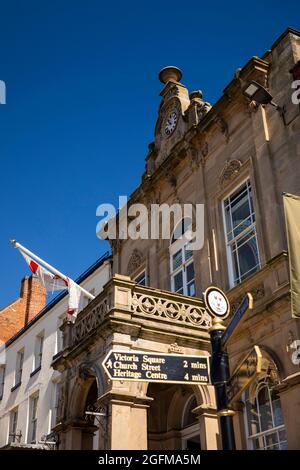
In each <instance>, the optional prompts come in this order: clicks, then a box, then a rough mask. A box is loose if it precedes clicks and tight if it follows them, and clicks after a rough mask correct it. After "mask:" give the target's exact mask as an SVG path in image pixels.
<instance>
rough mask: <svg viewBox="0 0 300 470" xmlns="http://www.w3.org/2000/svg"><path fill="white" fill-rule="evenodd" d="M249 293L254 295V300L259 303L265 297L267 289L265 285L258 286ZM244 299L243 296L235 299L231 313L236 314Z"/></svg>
mask: <svg viewBox="0 0 300 470" xmlns="http://www.w3.org/2000/svg"><path fill="white" fill-rule="evenodd" d="M248 292H250V294H251V295H252V297H253V300H254V301H255V300H256V301H257V300H259V299H262V298H263V297H264V296H265V287H264V285H263V283H261V284H257V285H256V286H254V287H252V289H251V290H249V291H248ZM243 298H244V295H241V296H240V297H237V298H236V299H234V300H233V301H232V302H231V312H232V313H234V312H235V311H236V309H237V308H238V306H239V305H240V303H241V302H242V300H243Z"/></svg>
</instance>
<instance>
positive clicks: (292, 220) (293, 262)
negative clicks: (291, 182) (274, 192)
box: [283, 193, 300, 318]
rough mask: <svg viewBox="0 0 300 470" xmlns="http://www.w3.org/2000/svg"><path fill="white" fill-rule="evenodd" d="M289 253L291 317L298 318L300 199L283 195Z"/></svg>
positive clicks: (299, 316) (299, 313) (299, 303)
mask: <svg viewBox="0 0 300 470" xmlns="http://www.w3.org/2000/svg"><path fill="white" fill-rule="evenodd" d="M283 203H284V213H285V223H286V233H287V242H288V252H289V270H290V287H291V308H292V317H293V318H300V197H299V196H294V195H292V194H287V193H284V195H283Z"/></svg>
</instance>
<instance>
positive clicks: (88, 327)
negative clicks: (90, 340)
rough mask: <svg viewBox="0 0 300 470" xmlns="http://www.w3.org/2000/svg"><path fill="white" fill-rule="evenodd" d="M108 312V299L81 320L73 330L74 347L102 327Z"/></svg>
mask: <svg viewBox="0 0 300 470" xmlns="http://www.w3.org/2000/svg"><path fill="white" fill-rule="evenodd" d="M108 311H109V305H108V299H104V300H103V302H101V303H100V304H99V305H97V307H95V308H93V310H91V311H90V312H89V313H88V314H87V315H86V316H84V317H83V318H79V319H78V320H77V321H76V323H75V324H74V326H73V328H72V346H74V345H75V344H77V343H79V341H81V340H82V339H83V338H85V337H86V336H87V335H90V334H91V333H92V332H93V331H94V330H95V329H96V328H97V327H98V326H99V325H101V323H102V322H103V320H104V317H105V314H106V313H107V312H108Z"/></svg>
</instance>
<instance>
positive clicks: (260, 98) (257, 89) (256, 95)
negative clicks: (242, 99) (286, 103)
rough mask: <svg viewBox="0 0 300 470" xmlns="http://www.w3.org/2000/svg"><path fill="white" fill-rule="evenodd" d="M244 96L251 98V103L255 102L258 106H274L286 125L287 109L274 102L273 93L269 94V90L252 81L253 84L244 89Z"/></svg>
mask: <svg viewBox="0 0 300 470" xmlns="http://www.w3.org/2000/svg"><path fill="white" fill-rule="evenodd" d="M243 94H244V95H245V96H247V98H249V100H251V101H255V102H256V103H258V104H271V105H272V106H274V107H275V108H276V109H277V111H278V112H279V113H280V115H281V117H282V119H283V122H284V124H285V120H284V113H285V109H284V107H281V106H279V105H278V104H276V103H275V102H274V101H273V96H272V95H271V93H269V92H268V90H267V89H266V88H265V87H263V86H262V85H261V84H260V83H257V82H256V81H255V80H251V82H250V83H249V84H248V85H247V86H246V88H244V90H243Z"/></svg>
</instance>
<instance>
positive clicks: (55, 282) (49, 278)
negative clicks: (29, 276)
mask: <svg viewBox="0 0 300 470" xmlns="http://www.w3.org/2000/svg"><path fill="white" fill-rule="evenodd" d="M20 253H21V255H22V256H23V257H24V258H25V261H26V263H27V264H28V266H29V268H30V270H31V271H32V273H33V274H34V275H35V276H36V277H37V278H38V279H39V281H40V283H41V284H43V286H44V287H45V288H46V290H47V291H53V290H62V289H66V288H67V287H68V282H67V281H65V280H64V279H62V278H61V277H59V276H56V275H55V274H52V273H51V272H50V271H48V269H46V268H44V267H43V266H41V265H40V264H38V263H37V262H36V261H34V260H33V259H32V258H30V256H28V255H26V254H25V253H24V252H23V251H22V250H20Z"/></svg>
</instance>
